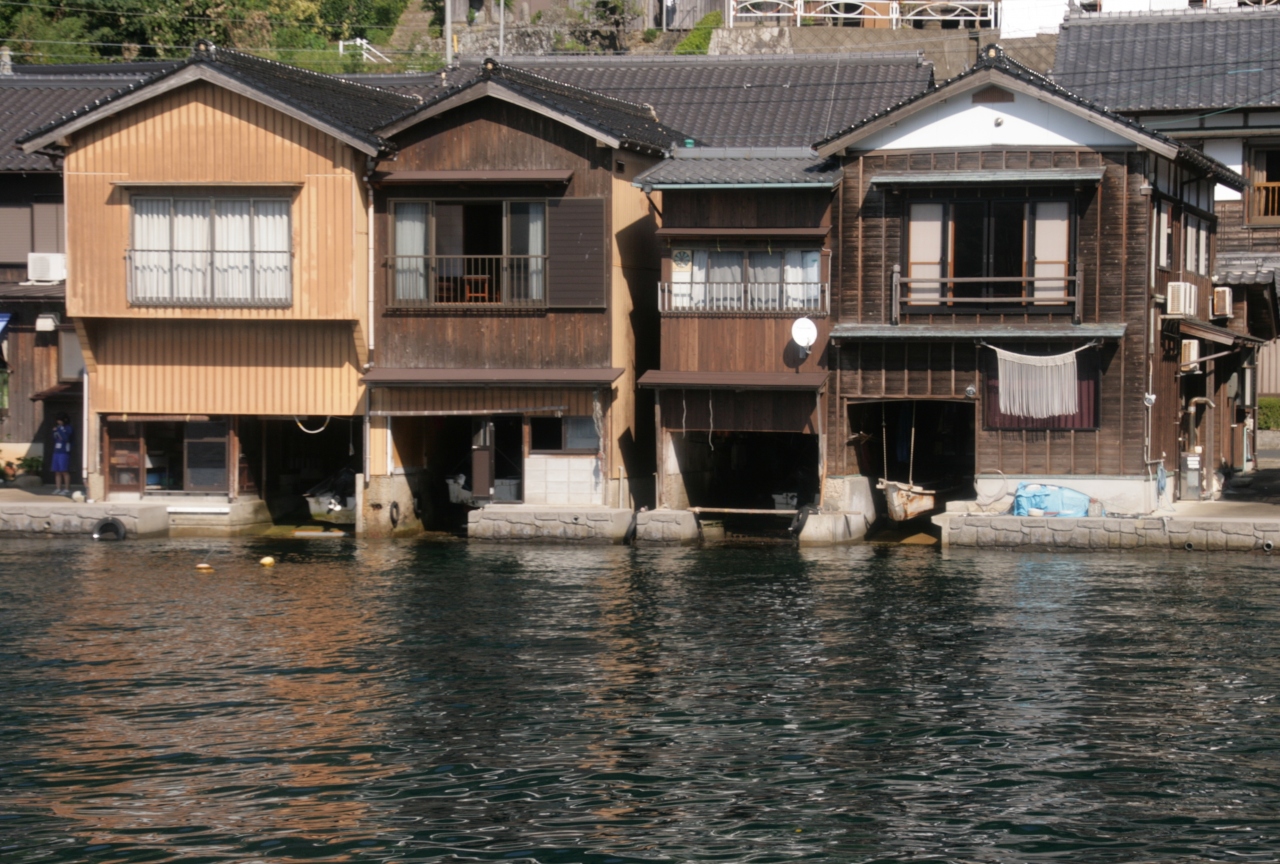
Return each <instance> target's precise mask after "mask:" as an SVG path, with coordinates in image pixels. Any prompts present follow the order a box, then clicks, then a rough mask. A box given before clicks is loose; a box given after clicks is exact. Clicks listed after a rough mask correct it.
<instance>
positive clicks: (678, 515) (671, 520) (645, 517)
mask: <svg viewBox="0 0 1280 864" xmlns="http://www.w3.org/2000/svg"><path fill="white" fill-rule="evenodd" d="M700 537H701V535H700V533H699V531H698V517H697V516H695V515H694V514H692V513H690V512H689V511H688V510H646V511H645V512H643V513H640V514H638V515H637V516H636V541H637V542H640V543H652V544H657V545H661V546H689V545H692V544H694V543H697V542H698V540H699V538H700Z"/></svg>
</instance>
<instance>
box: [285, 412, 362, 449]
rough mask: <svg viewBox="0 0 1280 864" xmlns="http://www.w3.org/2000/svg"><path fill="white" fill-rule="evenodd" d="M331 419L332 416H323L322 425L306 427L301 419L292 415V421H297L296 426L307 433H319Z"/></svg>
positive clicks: (326, 427)
mask: <svg viewBox="0 0 1280 864" xmlns="http://www.w3.org/2000/svg"><path fill="white" fill-rule="evenodd" d="M332 419H333V417H332V416H330V417H326V418H324V425H323V426H321V427H320V428H319V429H308V428H307V427H306V426H303V425H302V421H301V420H299V419H298V417H297V415H296V414H295V415H294V417H293V422H294V423H297V424H298V428H299V429H301V430H302V431H303V432H306V433H307V434H308V435H319V434H320V433H321V432H323V431H324V430H326V429H328V428H329V421H330V420H332ZM348 443H350V442H348Z"/></svg>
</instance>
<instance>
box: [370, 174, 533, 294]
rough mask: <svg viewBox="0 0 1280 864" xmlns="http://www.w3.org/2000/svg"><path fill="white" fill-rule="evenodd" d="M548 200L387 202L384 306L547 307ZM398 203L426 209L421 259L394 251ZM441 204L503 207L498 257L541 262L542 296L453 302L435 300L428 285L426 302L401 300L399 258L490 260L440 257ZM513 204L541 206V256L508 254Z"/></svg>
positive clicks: (486, 198) (409, 199) (423, 199)
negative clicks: (439, 220)
mask: <svg viewBox="0 0 1280 864" xmlns="http://www.w3.org/2000/svg"><path fill="white" fill-rule="evenodd" d="M552 200H553V199H551V198H548V197H538V196H526V195H517V196H511V197H503V196H484V197H476V198H468V197H458V196H454V195H444V196H420V195H415V196H397V197H393V198H388V199H387V213H386V217H387V222H386V224H387V232H386V237H387V247H386V248H387V254H386V259H387V268H386V269H387V293H386V297H387V306H388V308H392V309H402V308H409V309H419V308H427V309H429V308H433V307H435V308H439V309H442V310H454V311H457V310H459V309H466V308H469V307H471V308H476V307H478V308H481V309H483V308H522V307H523V308H530V307H531V308H536V309H542V308H544V307H546V306H547V305H548V300H547V296H548V293H549V287H550V286H549V281H550V280H549V278H548V276H549V270H550V260H551V254H550V224H551V201H552ZM401 204H425V205H426V207H427V222H426V242H425V244H424V254H423V255H421V256H402V255H401V254H400V251H399V250H398V249H397V248H396V235H397V233H398V232H397V230H396V224H397V220H396V211H397V208H398V207H399V206H400V205H401ZM442 204H452V205H458V206H464V207H465V206H467V205H468V204H501V205H502V252H501V253H500V254H499V255H497V256H492V257H498V258H501V259H502V260H503V261H507V260H508V259H512V258H524V259H529V260H533V259H540V260H541V262H542V267H541V270H540V272H541V286H540V288H541V295H542V296H541V297H539V298H537V299H528V298H522V299H520V300H518V301H511V300H509V299H508V298H505V297H500V299H499V300H497V301H488V302H466V301H454V300H438V299H437V298H436V291H435V290H433V286H432V285H431V284H430V283H428V284H426V285H425V286H424V287H425V288H426V291H427V295H428V296H427V297H426V298H425V299H418V298H409V297H401V296H399V295H398V291H399V286H398V284H397V267H396V261H397V259H399V258H401V257H421V258H424V259H426V260H427V261H428V262H430V261H433V260H435V259H438V258H441V257H459V258H467V257H477V258H483V257H491V256H483V255H477V256H468V255H466V254H465V253H463V254H461V255H457V256H452V255H451V256H442V255H441V254H440V253H439V251H438V236H437V235H438V232H437V227H436V226H437V222H436V220H437V213H436V208H437V207H439V206H440V205H442ZM512 204H541V205H542V249H543V251H542V254H541V255H515V254H513V253H512V252H511V205H512Z"/></svg>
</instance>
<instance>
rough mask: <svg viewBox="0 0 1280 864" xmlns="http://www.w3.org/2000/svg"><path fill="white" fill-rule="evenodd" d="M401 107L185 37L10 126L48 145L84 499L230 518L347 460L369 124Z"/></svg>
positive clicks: (362, 285)
mask: <svg viewBox="0 0 1280 864" xmlns="http://www.w3.org/2000/svg"><path fill="white" fill-rule="evenodd" d="M416 104H417V99H416V98H415V97H411V96H404V95H399V94H395V93H391V92H387V91H384V90H379V89H376V88H373V87H368V86H364V85H361V84H356V83H351V82H348V81H344V80H341V79H337V78H333V77H330V76H326V75H320V74H316V73H312V72H307V71H303V70H299V69H295V68H292V67H288V66H285V65H283V64H279V63H275V62H272V61H267V60H262V59H259V58H255V57H251V56H248V55H245V54H241V53H238V52H235V51H230V50H226V49H221V48H216V47H215V46H213V45H211V44H209V43H201V44H200V45H198V46H197V48H196V50H195V51H194V52H193V54H192V56H191V57H190V58H189V59H188V60H186V61H184V62H181V63H178V64H174V65H171V66H162V67H160V69H159V71H157V72H156V73H154V74H152V75H150V76H148V77H146V78H145V79H143V80H142V81H140V82H139V83H136V84H134V85H132V86H129V87H127V88H125V89H122V90H120V91H119V92H116V93H115V94H113V95H111V96H109V97H107V98H103V99H99V100H98V101H96V102H94V103H92V104H90V105H86V106H85V107H83V108H80V109H78V110H75V111H73V112H71V113H69V114H67V115H65V116H63V117H60V118H58V119H57V120H55V121H54V122H52V123H49V124H47V125H45V126H44V127H42V128H40V129H38V130H36V131H34V132H32V133H30V134H28V135H27V136H25V137H24V138H22V139H20V143H21V145H22V147H23V149H24V150H25V151H26V152H28V153H34V152H53V153H56V154H59V155H61V156H62V158H63V160H64V187H65V201H66V207H67V231H66V249H67V311H68V313H69V315H71V316H72V317H73V318H74V319H75V320H76V322H77V327H78V328H79V335H80V339H81V342H82V344H83V348H84V355H85V362H86V366H87V369H88V380H89V396H88V412H89V417H88V421H87V423H86V426H87V429H86V430H85V434H87V435H90V436H92V438H93V440H94V441H95V442H100V446H99V447H94V448H91V452H90V454H89V460H88V461H89V464H88V466H87V468H88V480H89V494H90V496H91V497H94V498H102V497H104V496H105V497H107V498H109V499H122V500H127V499H137V498H140V497H150V496H174V495H192V494H195V495H205V496H215V497H217V498H222V499H226V500H228V501H229V502H232V503H236V502H239V503H242V504H244V503H245V502H249V504H251V505H252V506H248V507H247V509H246V508H244V507H242V508H240V511H238V514H239V515H237V514H236V513H233V514H232V520H233V521H237V520H238V521H239V522H240V523H244V524H246V525H247V524H251V523H260V522H262V521H265V520H266V519H267V514H266V507H265V506H264V502H265V501H266V500H268V499H272V500H276V499H278V500H279V501H280V502H282V503H281V505H280V506H289V504H290V503H297V496H298V495H299V494H300V493H302V492H304V491H306V487H307V486H308V485H310V484H312V483H314V482H316V481H318V480H321V479H323V478H324V477H325V476H326V475H328V474H331V473H333V472H337V471H339V470H341V469H343V468H350V469H352V470H354V471H356V472H359V471H361V470H363V465H362V464H361V462H360V460H361V458H362V450H363V447H362V442H363V435H362V429H361V422H362V419H363V418H362V411H363V406H362V401H361V399H362V394H363V391H362V386H361V383H360V372H361V367H362V366H363V364H364V363H366V362H367V360H368V351H369V348H370V343H371V333H370V309H369V304H368V298H369V292H368V284H369V275H370V267H369V263H370V257H369V256H370V235H369V214H370V208H371V205H372V197H371V191H370V187H369V185H368V184H367V182H366V180H367V176H368V172H369V165H370V162H369V160H370V159H371V158H372V157H375V156H378V155H380V154H382V153H384V152H385V151H386V150H387V144H386V142H385V141H384V140H383V139H382V138H380V137H378V136H377V135H376V134H374V132H373V130H374V129H376V128H377V127H378V126H381V125H384V124H385V123H386V122H388V121H389V120H391V119H392V118H394V117H396V116H398V115H400V114H404V113H406V112H407V111H409V110H411V109H412V108H413V107H414V106H415V105H416ZM305 432H313V433H316V434H311V435H308V434H305ZM254 502H256V503H254ZM234 509H235V508H233V507H224V508H216V507H215V508H211V511H210V512H214V511H216V512H218V513H219V514H221V513H223V512H230V511H231V510H234Z"/></svg>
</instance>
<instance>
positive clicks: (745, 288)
mask: <svg viewBox="0 0 1280 864" xmlns="http://www.w3.org/2000/svg"><path fill="white" fill-rule="evenodd" d="M830 293H831V292H830V286H829V284H828V283H826V282H660V283H658V310H659V311H660V312H662V313H664V314H671V315H677V314H681V313H684V314H690V315H705V314H707V313H711V312H730V313H735V314H747V315H749V314H768V313H771V312H809V313H814V314H826V312H827V310H828V309H829V295H830Z"/></svg>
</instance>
